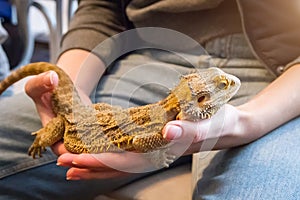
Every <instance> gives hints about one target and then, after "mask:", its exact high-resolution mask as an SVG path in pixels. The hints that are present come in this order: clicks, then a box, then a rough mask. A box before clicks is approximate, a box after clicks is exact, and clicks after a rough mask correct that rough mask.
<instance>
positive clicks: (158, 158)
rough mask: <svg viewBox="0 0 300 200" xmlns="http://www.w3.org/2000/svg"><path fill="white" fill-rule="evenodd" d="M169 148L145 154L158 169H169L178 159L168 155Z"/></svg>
mask: <svg viewBox="0 0 300 200" xmlns="http://www.w3.org/2000/svg"><path fill="white" fill-rule="evenodd" d="M168 150H169V148H163V149H159V150H156V151H152V152H148V153H145V156H146V158H147V159H148V160H149V161H150V162H151V163H152V164H153V166H154V167H155V168H156V169H160V168H164V167H166V168H167V167H169V165H170V164H171V163H173V162H174V161H175V159H176V156H175V155H172V154H170V153H168V152H167V151H168Z"/></svg>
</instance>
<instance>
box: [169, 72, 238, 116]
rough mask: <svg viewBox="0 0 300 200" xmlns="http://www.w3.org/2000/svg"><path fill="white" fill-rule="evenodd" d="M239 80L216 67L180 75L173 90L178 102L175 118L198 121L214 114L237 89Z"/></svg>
mask: <svg viewBox="0 0 300 200" xmlns="http://www.w3.org/2000/svg"><path fill="white" fill-rule="evenodd" d="M240 85H241V82H240V80H239V79H238V78H237V77H235V76H233V75H230V74H227V73H225V72H223V71H222V70H220V69H218V68H209V69H205V70H199V71H198V72H197V73H192V74H188V75H185V76H182V78H181V80H180V83H179V85H178V86H177V87H176V89H175V90H174V94H175V95H176V96H177V98H178V100H179V103H180V113H179V114H178V115H177V119H182V120H189V121H198V120H200V119H207V118H210V117H211V116H212V115H214V114H215V113H216V112H217V111H218V110H219V108H220V107H221V106H223V105H224V104H225V103H227V102H228V101H229V100H230V99H231V98H232V97H233V96H234V95H235V93H236V92H237V91H238V89H239V87H240Z"/></svg>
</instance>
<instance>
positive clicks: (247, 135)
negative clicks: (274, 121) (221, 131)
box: [236, 105, 263, 144]
mask: <svg viewBox="0 0 300 200" xmlns="http://www.w3.org/2000/svg"><path fill="white" fill-rule="evenodd" d="M237 110H238V113H239V114H238V126H237V128H236V133H237V135H239V136H240V137H241V138H242V140H243V141H244V142H243V143H244V144H246V143H249V142H252V141H254V140H256V139H258V138H259V137H261V136H262V135H263V134H262V125H261V123H260V121H259V120H257V119H256V117H255V110H249V109H247V107H246V106H245V105H241V106H239V107H237Z"/></svg>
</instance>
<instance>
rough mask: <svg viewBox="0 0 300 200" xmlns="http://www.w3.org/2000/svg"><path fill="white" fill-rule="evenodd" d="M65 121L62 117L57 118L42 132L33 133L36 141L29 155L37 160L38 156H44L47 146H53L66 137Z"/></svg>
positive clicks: (42, 129) (29, 150)
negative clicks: (43, 152)
mask: <svg viewBox="0 0 300 200" xmlns="http://www.w3.org/2000/svg"><path fill="white" fill-rule="evenodd" d="M64 130H65V121H64V118H63V117H61V116H57V117H55V118H53V119H52V120H50V121H49V122H48V124H47V125H46V126H45V127H43V128H41V129H40V130H38V131H36V132H34V133H32V135H35V140H34V142H33V143H32V145H31V146H30V148H29V149H28V155H30V156H32V157H33V158H35V156H36V155H39V156H40V157H41V156H42V151H45V149H46V147H47V146H51V145H53V144H54V143H56V142H57V141H59V140H61V139H62V138H63V136H64Z"/></svg>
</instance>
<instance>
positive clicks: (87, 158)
mask: <svg viewBox="0 0 300 200" xmlns="http://www.w3.org/2000/svg"><path fill="white" fill-rule="evenodd" d="M57 163H58V165H61V166H69V167H77V168H101V167H105V168H107V166H105V165H104V164H103V163H101V162H100V161H99V160H97V159H96V158H95V157H94V156H93V155H92V154H72V153H64V154H62V155H61V156H59V158H58V159H57Z"/></svg>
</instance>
